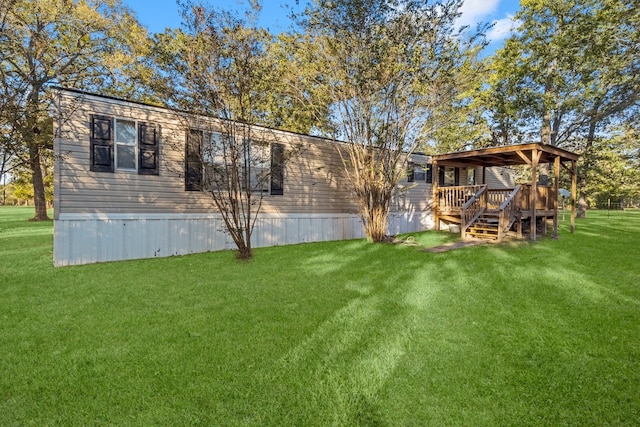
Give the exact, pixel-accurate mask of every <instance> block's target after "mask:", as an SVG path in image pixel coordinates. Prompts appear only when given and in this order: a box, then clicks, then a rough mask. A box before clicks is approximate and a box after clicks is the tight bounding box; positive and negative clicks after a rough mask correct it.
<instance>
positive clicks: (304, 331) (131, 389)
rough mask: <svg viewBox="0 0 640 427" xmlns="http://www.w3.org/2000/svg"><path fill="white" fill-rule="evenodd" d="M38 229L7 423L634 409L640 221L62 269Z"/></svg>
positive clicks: (5, 334)
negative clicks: (470, 238)
mask: <svg viewBox="0 0 640 427" xmlns="http://www.w3.org/2000/svg"><path fill="white" fill-rule="evenodd" d="M33 226H35V224H28V226H27V228H26V229H25V230H24V231H22V232H20V231H16V230H17V228H15V227H12V228H11V230H10V231H7V232H6V233H5V234H2V233H0V251H4V252H2V253H3V256H4V257H5V258H4V259H5V260H6V261H7V263H6V267H5V268H3V269H2V271H1V272H0V279H1V280H0V283H1V284H2V285H0V297H1V298H0V313H2V315H3V322H2V325H1V326H0V340H1V341H2V344H3V345H2V346H1V347H0V360H2V361H3V363H2V364H1V365H0V395H1V396H5V397H3V399H2V401H0V414H3V415H0V424H29V423H35V424H64V425H81V424H133V425H149V424H185V423H187V424H204V425H211V424H225V425H514V424H518V425H559V424H576V425H603V424H616V423H618V424H628V423H630V422H632V421H633V420H637V419H638V415H639V414H638V409H637V408H638V407H640V402H639V398H638V393H636V392H637V385H638V384H640V374H639V372H640V371H639V370H638V369H637V360H639V359H640V350H639V349H640V345H639V344H638V337H637V336H636V335H637V334H636V331H637V330H638V327H639V326H640V315H639V314H638V313H639V311H638V300H639V297H640V290H639V289H638V287H637V283H639V282H640V277H638V269H637V260H638V259H640V240H639V239H640V215H636V216H632V217H631V218H628V217H623V218H619V219H610V217H609V218H608V219H606V220H605V218H603V217H602V216H598V215H594V218H589V219H587V220H584V221H579V222H578V232H577V233H576V234H574V235H571V234H569V233H568V232H567V230H566V228H567V224H566V223H561V227H562V229H561V237H560V239H559V240H551V239H542V240H541V241H540V242H537V243H534V244H526V245H519V246H517V247H512V246H509V245H492V246H487V247H472V248H467V249H461V250H458V251H452V252H448V253H442V254H431V253H425V252H420V251H417V250H416V249H415V248H412V247H404V246H393V245H370V244H367V243H366V242H363V241H349V242H329V243H321V244H306V245H297V246H288V247H277V248H263V249H258V250H256V257H255V259H254V260H252V261H251V262H249V263H244V262H243V263H239V262H236V261H235V260H234V257H233V254H232V253H230V252H222V253H210V254H199V255H192V256H185V257H176V258H166V259H154V260H140V261H127V262H119V263H110V264H98V265H88V266H78V267H68V268H63V269H53V268H52V267H51V254H50V247H51V246H50V244H51V237H50V235H49V236H47V235H43V234H40V233H41V230H42V229H40V228H38V227H36V228H34V229H33V233H31V232H30V231H28V230H31V228H29V227H33ZM18 228H19V227H18ZM0 229H2V226H1V225H0ZM10 233H13V234H11V237H6V238H5V236H9V234H10ZM598 234H603V235H604V236H602V237H597V235H598ZM443 237H446V236H438V235H437V234H435V235H431V234H429V233H426V234H425V235H420V236H417V238H418V239H422V240H423V241H430V240H432V239H435V240H438V239H440V238H443ZM605 237H606V238H605Z"/></svg>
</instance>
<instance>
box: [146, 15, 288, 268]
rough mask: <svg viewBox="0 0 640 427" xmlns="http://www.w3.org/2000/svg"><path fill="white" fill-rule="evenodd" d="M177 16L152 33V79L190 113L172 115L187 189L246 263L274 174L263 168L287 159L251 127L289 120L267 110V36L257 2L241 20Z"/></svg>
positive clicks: (270, 68)
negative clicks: (180, 138)
mask: <svg viewBox="0 0 640 427" xmlns="http://www.w3.org/2000/svg"><path fill="white" fill-rule="evenodd" d="M181 10H182V16H183V28H182V29H179V30H170V31H167V32H165V33H163V34H159V35H156V40H155V41H156V42H155V44H154V52H155V59H156V61H157V64H158V71H159V75H158V78H157V79H156V80H157V82H160V83H159V86H158V87H159V90H161V91H163V92H164V93H165V94H166V96H165V99H166V102H167V104H168V106H170V107H172V108H175V109H178V110H181V111H188V112H189V113H190V114H188V115H182V114H181V113H179V115H180V116H182V117H184V118H185V120H184V122H185V126H186V127H187V131H188V138H187V148H186V158H185V163H186V165H187V168H186V169H187V171H186V174H187V177H186V179H187V183H188V185H193V188H194V189H196V188H197V189H199V190H201V191H203V192H205V193H206V194H207V195H208V196H209V197H210V198H211V200H212V202H213V204H214V205H215V207H216V208H217V210H218V212H219V213H220V215H221V216H222V219H223V220H224V223H225V226H226V230H227V232H228V233H229V235H230V237H231V238H232V239H233V241H234V243H235V245H236V247H237V250H238V252H237V256H238V257H239V258H242V259H246V258H250V257H251V256H252V247H251V235H252V233H253V229H254V226H255V222H256V219H257V217H258V214H259V212H260V209H261V206H262V200H263V197H264V194H265V191H263V190H265V188H266V186H267V184H268V183H269V181H270V178H271V175H272V174H274V173H275V174H280V173H281V169H280V170H278V171H274V170H273V169H272V168H271V167H270V163H271V164H273V161H272V159H275V160H277V162H276V163H278V165H279V166H278V167H279V168H282V167H283V165H284V162H285V160H286V158H287V157H289V156H290V155H291V153H292V151H291V150H289V151H288V152H287V153H285V151H284V147H283V146H282V145H278V144H273V145H272V144H271V143H272V142H274V141H273V139H274V138H273V134H272V132H270V131H268V130H266V129H264V128H261V129H260V130H259V131H258V130H257V126H255V124H276V123H274V121H276V122H277V120H280V119H282V120H283V122H277V124H286V123H287V120H288V118H287V117H288V116H287V115H279V112H281V111H282V110H279V111H276V110H273V109H271V108H270V106H271V105H272V104H273V103H274V99H273V98H272V97H273V90H274V88H276V87H277V86H278V77H279V73H280V70H279V69H278V68H277V67H275V66H274V64H275V61H274V58H273V56H272V55H270V52H269V49H270V46H271V45H272V43H273V36H272V35H271V34H269V32H267V31H266V30H264V29H261V28H258V27H257V26H256V21H257V17H258V14H259V12H260V6H259V4H258V3H257V2H253V3H252V4H251V6H250V8H249V9H248V10H247V11H246V13H245V14H244V15H242V14H238V13H232V12H230V11H225V10H218V9H215V8H212V7H210V6H205V5H204V4H202V3H199V2H184V3H182V8H181ZM197 117H205V118H204V119H203V120H197ZM202 165H204V167H202ZM272 188H273V187H272Z"/></svg>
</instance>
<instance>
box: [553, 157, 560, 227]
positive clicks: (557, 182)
mask: <svg viewBox="0 0 640 427" xmlns="http://www.w3.org/2000/svg"><path fill="white" fill-rule="evenodd" d="M553 174H554V177H553V193H554V195H555V197H554V200H553V237H554V238H557V237H558V190H559V189H560V156H556V158H555V159H554V160H553Z"/></svg>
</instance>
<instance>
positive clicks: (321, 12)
mask: <svg viewBox="0 0 640 427" xmlns="http://www.w3.org/2000/svg"><path fill="white" fill-rule="evenodd" d="M461 3H462V2H461V1H459V0H450V1H443V2H438V4H433V3H431V2H429V1H388V0H375V1H346V0H344V1H342V0H341V1H324V0H319V1H317V2H315V3H312V4H310V5H309V6H308V7H307V8H306V10H305V14H304V16H303V17H302V19H300V20H299V24H300V26H301V28H303V29H304V30H305V32H306V36H308V37H309V41H310V42H311V43H312V44H313V46H314V49H315V50H314V53H315V55H314V57H312V58H309V59H311V60H312V61H313V64H314V67H315V69H316V75H317V76H318V77H322V79H320V78H318V79H317V80H316V81H317V83H318V84H320V85H321V86H322V90H323V91H324V92H325V93H326V97H327V100H328V105H329V112H330V113H331V116H330V120H331V128H333V129H334V135H333V136H334V137H335V138H337V139H342V140H344V141H346V142H347V144H346V145H345V146H344V150H343V153H342V154H343V162H344V165H345V170H346V172H347V174H348V176H349V180H350V183H351V185H352V188H353V189H354V192H355V195H356V198H357V200H358V204H359V214H360V217H361V219H362V222H363V224H364V228H365V233H366V235H367V237H368V239H370V240H372V241H375V242H380V241H382V240H383V239H384V234H385V231H386V225H387V214H388V212H389V202H390V200H391V197H392V196H393V192H394V191H395V189H396V184H397V183H398V182H399V180H400V179H401V178H403V176H404V171H405V170H406V168H405V167H403V166H404V162H405V161H406V158H407V154H410V153H412V152H414V151H415V150H416V149H418V147H420V146H422V147H424V146H425V145H426V143H427V142H430V141H431V139H432V138H433V137H434V134H435V133H436V131H438V130H440V129H441V128H444V127H445V125H444V124H443V123H446V122H449V116H450V114H449V111H448V110H446V108H449V107H450V106H452V105H455V104H456V103H460V104H463V105H464V104H465V103H466V100H465V94H464V93H463V92H464V89H462V90H461V91H456V86H458V84H459V83H461V80H462V76H465V75H468V74H469V73H470V72H471V70H468V71H467V70H465V71H461V68H462V67H463V66H464V65H466V63H465V61H466V60H467V59H468V58H469V56H472V55H473V54H474V53H475V52H474V51H473V50H472V49H471V47H472V45H473V43H463V42H462V41H461V40H462V38H461V35H460V34H459V33H458V31H456V29H455V27H454V22H455V19H456V17H458V16H459V12H458V10H459V8H460V6H461ZM294 59H298V58H297V57H296V58H294ZM327 70H330V72H327ZM461 87H462V85H461V86H459V87H458V88H459V89H460V88H461ZM322 107H323V108H324V104H322ZM442 133H443V135H444V133H446V131H444V130H443V131H442Z"/></svg>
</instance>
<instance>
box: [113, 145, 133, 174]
mask: <svg viewBox="0 0 640 427" xmlns="http://www.w3.org/2000/svg"><path fill="white" fill-rule="evenodd" d="M116 167H117V168H120V169H135V168H136V147H135V146H131V145H122V144H117V147H116Z"/></svg>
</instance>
